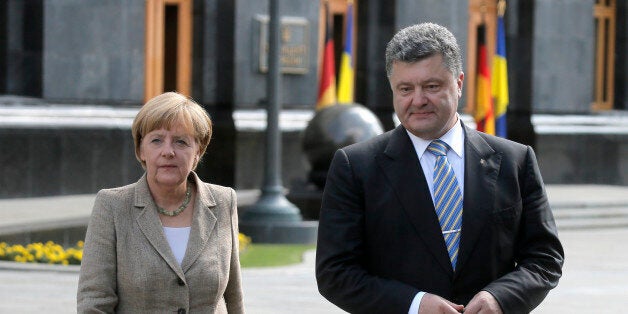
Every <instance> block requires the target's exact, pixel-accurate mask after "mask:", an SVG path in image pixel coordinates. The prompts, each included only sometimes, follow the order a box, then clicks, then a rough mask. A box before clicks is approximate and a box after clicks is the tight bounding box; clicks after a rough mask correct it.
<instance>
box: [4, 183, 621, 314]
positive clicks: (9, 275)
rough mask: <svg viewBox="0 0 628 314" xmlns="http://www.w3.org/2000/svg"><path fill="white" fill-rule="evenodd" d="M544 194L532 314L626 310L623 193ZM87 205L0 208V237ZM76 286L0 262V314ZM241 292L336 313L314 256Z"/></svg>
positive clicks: (79, 214)
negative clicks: (551, 225)
mask: <svg viewBox="0 0 628 314" xmlns="http://www.w3.org/2000/svg"><path fill="white" fill-rule="evenodd" d="M548 194H549V197H550V203H552V206H553V208H555V214H556V217H557V223H558V226H559V235H560V238H561V240H562V241H563V245H564V247H565V253H566V264H565V267H564V275H563V278H562V279H561V282H560V284H559V286H558V287H557V288H556V289H554V290H552V291H551V292H550V294H549V295H548V297H547V299H546V300H545V302H544V303H543V304H541V306H540V307H539V308H538V309H537V310H535V311H534V313H617V312H623V311H625V310H626V309H628V297H627V296H628V262H626V261H627V260H628V250H626V249H627V248H628V245H627V244H626V241H627V240H628V224H627V223H625V222H623V221H625V220H627V218H628V187H612V186H548ZM92 201H93V196H79V197H62V198H37V199H28V200H0V230H9V229H11V228H17V227H16V226H19V227H20V228H23V227H24V226H27V225H28V224H29V223H36V224H51V223H53V222H54V221H56V220H58V219H59V218H63V216H64V214H63V213H64V212H67V219H78V220H83V219H85V215H89V212H90V211H91V202H92ZM84 207H87V208H84ZM33 208H39V210H35V209H33ZM64 208H65V209H66V210H61V209H64ZM20 212H21V213H22V214H21V215H20V214H19V213H20ZM29 217H30V218H29ZM11 222H13V223H11ZM77 281H78V268H77V267H71V266H70V267H68V266H65V267H63V266H46V265H21V264H19V265H18V264H16V263H8V262H0V313H39V312H45V313H74V312H75V311H76V309H75V302H76V285H77ZM243 284H244V293H245V305H246V308H247V310H248V312H249V313H254V314H255V313H261V314H265V313H280V314H281V313H342V311H340V310H338V309H337V308H335V307H334V306H333V305H331V304H330V303H328V302H327V301H326V300H325V299H323V297H321V296H320V294H319V293H318V291H317V289H316V283H315V280H314V252H309V253H307V254H306V256H305V261H304V262H303V263H302V264H299V265H294V266H289V267H279V268H258V269H244V270H243Z"/></svg>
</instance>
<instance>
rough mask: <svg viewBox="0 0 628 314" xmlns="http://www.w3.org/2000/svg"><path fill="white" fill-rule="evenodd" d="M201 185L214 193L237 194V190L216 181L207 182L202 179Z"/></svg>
mask: <svg viewBox="0 0 628 314" xmlns="http://www.w3.org/2000/svg"><path fill="white" fill-rule="evenodd" d="M201 185H202V186H203V188H204V189H206V190H207V191H209V192H210V193H212V194H214V195H226V196H229V195H231V194H232V193H233V194H235V190H234V189H233V188H231V187H228V186H223V185H218V184H214V183H207V182H202V181H201Z"/></svg>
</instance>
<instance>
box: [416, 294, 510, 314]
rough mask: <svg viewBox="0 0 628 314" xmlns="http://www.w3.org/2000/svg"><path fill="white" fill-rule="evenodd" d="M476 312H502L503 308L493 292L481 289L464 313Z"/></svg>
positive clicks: (479, 313) (480, 313) (473, 313)
mask: <svg viewBox="0 0 628 314" xmlns="http://www.w3.org/2000/svg"><path fill="white" fill-rule="evenodd" d="M421 303H423V302H421ZM476 313H478V314H485V313H486V314H488V313H491V314H493V313H494V314H502V308H501V307H500V306H499V303H497V300H495V297H494V296H493V295H492V294H490V293H488V292H486V291H480V292H478V293H477V294H476V295H475V296H473V299H471V301H469V304H467V307H466V308H465V309H464V314H476Z"/></svg>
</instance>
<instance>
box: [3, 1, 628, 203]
mask: <svg viewBox="0 0 628 314" xmlns="http://www.w3.org/2000/svg"><path fill="white" fill-rule="evenodd" d="M324 1H325V0H321V1H318V0H279V1H278V3H279V5H280V15H281V16H282V36H283V37H282V38H283V41H284V45H285V46H290V45H292V46H291V47H287V48H285V49H286V50H285V51H284V50H282V57H283V58H284V59H282V60H283V61H282V62H285V64H283V66H284V67H285V68H282V69H283V71H284V74H283V75H282V95H281V99H282V101H283V103H282V106H283V110H282V112H281V119H280V121H281V123H280V127H281V130H282V131H283V134H282V144H283V154H282V156H283V157H282V158H283V162H282V179H283V183H284V185H285V186H286V187H288V188H290V187H291V186H293V185H298V184H304V182H305V181H306V175H307V172H308V167H309V166H308V164H307V162H306V158H305V157H304V156H303V153H302V148H301V138H302V133H303V130H304V128H305V126H306V125H307V122H308V121H309V119H311V117H312V116H313V114H314V104H315V103H316V97H317V86H318V73H319V65H320V60H321V46H322V44H321V43H322V39H321V30H322V24H321V22H322V21H323V16H322V12H323V10H322V6H323V3H324ZM329 1H330V4H331V5H332V9H333V12H334V15H333V16H334V21H335V22H336V25H335V26H336V30H335V34H337V36H340V37H338V38H337V39H336V45H338V46H340V45H341V43H342V38H341V34H342V28H343V26H342V14H343V8H344V5H346V1H344V0H329ZM354 4H355V25H354V30H355V33H354V35H355V36H354V38H355V43H354V45H355V47H354V48H355V49H354V51H356V54H355V66H354V67H355V73H356V79H355V100H356V102H357V103H360V104H363V105H364V106H366V107H367V108H369V109H370V110H372V111H373V112H374V113H375V114H376V115H377V116H378V117H379V118H380V120H381V122H382V124H383V125H384V126H385V127H386V128H388V129H390V128H392V127H393V126H394V122H393V119H392V104H391V93H390V88H389V86H388V82H387V79H386V75H385V68H384V49H385V45H386V43H387V42H388V40H389V39H390V38H391V37H392V35H393V34H394V33H395V32H396V31H397V30H398V29H400V28H402V27H404V26H407V25H410V24H413V23H417V22H423V21H431V22H436V23H439V24H442V25H445V26H447V27H448V28H450V29H451V30H452V32H453V33H454V34H455V35H456V37H457V38H458V39H459V43H460V45H461V46H462V47H463V49H465V50H468V49H469V48H468V47H469V46H470V43H471V42H472V39H471V38H469V25H470V16H473V14H478V13H477V12H475V11H474V9H473V7H474V6H476V5H480V6H482V5H484V4H487V5H488V6H489V7H492V6H494V5H495V1H490V0H468V1H459V0H440V1H433V0H393V1H379V0H354ZM599 6H602V7H604V6H608V7H611V8H612V9H611V10H610V11H611V13H610V14H611V15H612V16H613V18H612V22H602V23H601V24H599V23H596V16H597V15H596V14H598V13H599V12H607V11H609V10H606V9H604V8H598V7H599ZM482 12H484V11H482ZM489 12H490V11H489ZM596 12H598V13H596ZM627 15H628V4H627V3H626V2H625V1H616V0H603V1H602V0H572V1H556V0H531V1H528V0H508V1H507V10H506V15H505V21H506V31H507V34H506V36H507V51H508V66H509V73H508V74H509V79H510V81H509V87H510V106H509V113H508V122H509V137H510V138H512V139H514V140H516V141H519V142H522V143H526V144H530V145H532V146H533V147H534V148H535V151H536V153H537V156H538V158H539V162H540V166H541V170H542V172H543V175H544V179H545V181H546V183H561V184H574V183H594V184H620V185H627V184H628V93H627V92H626V90H628V63H627V62H626V56H627V55H628V18H627ZM267 19H268V1H267V0H172V1H166V2H164V1H157V0H147V1H137V0H107V1H80V0H29V1H22V0H6V1H2V2H0V151H2V154H0V198H12V197H30V196H44V195H67V194H83V193H95V192H96V191H98V190H99V189H101V188H107V187H112V186H119V185H123V184H127V183H130V182H134V181H136V180H137V179H138V177H139V176H140V175H141V174H142V169H141V167H140V166H139V163H137V161H136V160H135V156H134V154H133V144H132V139H131V134H130V124H131V121H132V119H133V117H134V114H135V113H136V112H137V110H138V108H139V107H140V106H141V105H142V103H144V101H145V100H146V99H147V97H149V96H150V95H149V94H150V93H155V92H159V91H160V90H161V91H164V90H172V89H174V90H179V91H182V92H186V93H188V94H189V95H190V96H191V97H192V98H194V99H195V100H196V101H198V102H199V103H201V104H202V105H203V106H204V107H205V108H206V109H207V111H208V112H209V113H210V114H211V116H212V118H213V120H214V122H215V130H214V138H213V140H212V143H211V144H210V147H209V149H208V151H207V155H206V156H205V158H204V163H203V164H202V165H201V166H200V168H199V170H198V172H199V174H200V175H201V177H202V178H203V179H205V180H206V181H211V182H215V183H219V184H223V185H229V186H233V187H235V188H238V189H256V188H259V187H260V186H261V184H262V182H261V181H262V173H263V169H262V167H263V166H262V165H263V156H264V154H263V150H264V142H263V138H264V136H263V132H264V129H265V111H264V105H265V101H266V100H265V99H266V89H265V85H266V73H265V71H266V69H265V68H264V66H265V65H264V64H265V59H264V56H265V53H266V46H265V45H264V42H265V38H264V36H265V33H264V32H265V30H266V29H267V28H266V26H267ZM602 24H603V25H611V26H612V27H610V30H606V33H600V27H601V26H600V25H602ZM157 29H159V30H161V31H156V30H157ZM182 30H183V31H182ZM600 34H602V35H604V34H608V36H606V37H612V38H613V39H614V40H613V46H612V50H613V51H611V52H610V53H608V52H607V53H606V54H605V56H606V57H604V58H605V59H604V60H606V62H607V63H608V62H611V67H610V68H611V69H613V70H614V72H613V73H612V75H610V76H608V75H607V76H605V77H603V78H600V77H599V75H600V74H596V73H598V72H597V71H598V67H596V60H599V59H600V58H602V57H600V55H601V54H600V52H599V51H598V50H597V48H596V47H598V46H597V45H596V43H598V42H599V41H600V36H601V35H600ZM186 38H187V39H186ZM155 43H157V44H156V46H155ZM155 47H157V48H155ZM159 47H162V48H159ZM181 47H183V48H185V47H187V48H185V49H183V50H181V49H182V48H181ZM155 49H157V51H158V52H159V53H161V54H159V53H157V54H155ZM155 55H157V57H155ZM162 55H163V56H162ZM468 55H469V54H468V51H467V52H465V56H468ZM608 56H612V57H611V58H609V57H608ZM155 58H157V59H155ZM155 60H156V61H155ZM464 63H465V69H467V68H468V67H469V66H470V62H469V58H468V57H465V60H464ZM149 71H157V72H149ZM607 72H608V70H606V72H605V71H601V73H602V75H604V74H608V73H607ZM147 73H162V74H160V75H157V76H155V75H149V74H147ZM468 76H469V74H467V77H468ZM600 80H601V81H602V85H603V87H605V88H606V87H608V86H609V85H610V87H611V88H610V89H603V94H604V95H603V96H602V98H604V96H605V97H606V98H609V97H610V96H612V97H611V98H610V99H605V100H604V99H603V101H598V98H599V97H598V96H599V95H598V94H599V93H600V91H599V90H598V89H596V88H597V87H596V86H597V85H596V84H597V82H599V81H600ZM155 84H156V85H155ZM160 84H161V85H160ZM466 88H468V87H467V86H465V89H466ZM609 90H610V92H609ZM467 108H468V104H467V102H466V99H463V102H462V104H461V106H460V113H461V114H463V115H465V116H466V114H467Z"/></svg>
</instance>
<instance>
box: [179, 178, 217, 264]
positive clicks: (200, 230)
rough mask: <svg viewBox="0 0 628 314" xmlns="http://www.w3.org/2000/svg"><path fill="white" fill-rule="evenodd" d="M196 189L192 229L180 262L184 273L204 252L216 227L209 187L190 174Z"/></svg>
mask: <svg viewBox="0 0 628 314" xmlns="http://www.w3.org/2000/svg"><path fill="white" fill-rule="evenodd" d="M192 175H193V177H194V180H195V182H196V187H197V192H198V195H197V198H196V202H195V203H194V217H193V218H192V229H191V231H190V239H189V240H188V246H187V249H186V251H185V256H184V257H183V261H182V262H181V268H182V269H183V272H184V273H185V272H186V271H187V270H188V269H189V268H190V267H191V266H192V264H194V262H195V261H196V260H197V259H198V257H199V256H200V255H201V252H203V250H205V247H206V246H207V243H208V242H209V237H210V235H211V233H212V230H214V227H215V226H216V221H217V219H216V215H215V214H214V212H213V210H215V208H216V200H215V198H214V196H213V194H212V192H211V190H210V189H209V187H208V186H207V185H206V184H205V183H203V182H201V180H200V179H199V178H198V176H197V175H196V173H192Z"/></svg>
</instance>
